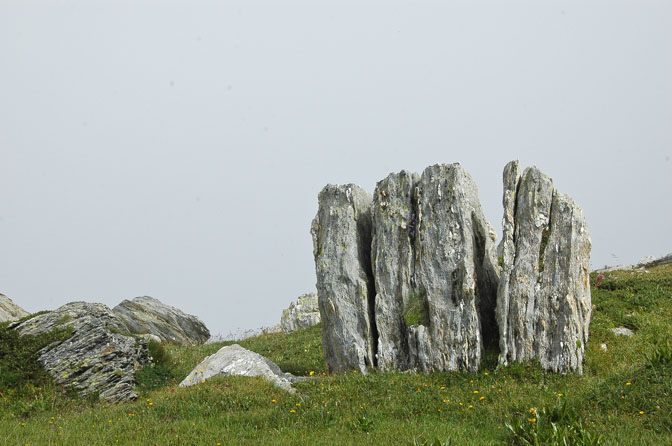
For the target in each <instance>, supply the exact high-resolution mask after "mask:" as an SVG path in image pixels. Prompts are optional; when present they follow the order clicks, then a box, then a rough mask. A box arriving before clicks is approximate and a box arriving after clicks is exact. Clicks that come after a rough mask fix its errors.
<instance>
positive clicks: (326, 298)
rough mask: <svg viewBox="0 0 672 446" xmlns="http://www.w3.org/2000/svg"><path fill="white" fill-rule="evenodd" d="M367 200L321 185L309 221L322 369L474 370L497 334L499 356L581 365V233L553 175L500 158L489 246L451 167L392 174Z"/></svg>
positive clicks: (463, 178) (458, 172)
mask: <svg viewBox="0 0 672 446" xmlns="http://www.w3.org/2000/svg"><path fill="white" fill-rule="evenodd" d="M368 203H369V199H368V196H367V195H366V192H364V191H363V190H362V189H361V188H358V187H357V186H353V185H345V186H332V185H329V186H327V187H325V188H324V189H323V190H322V192H321V193H320V196H319V205H320V206H319V211H318V214H317V216H316V217H315V220H314V221H313V226H312V229H311V232H312V234H313V243H314V245H313V246H314V255H315V264H316V271H317V287H318V301H319V308H320V313H321V319H322V326H323V348H324V350H325V357H326V362H327V366H328V368H329V370H332V371H344V370H350V369H356V370H361V371H366V369H367V368H370V367H376V366H377V367H379V368H380V369H382V370H405V369H419V370H422V371H425V372H428V371H433V370H441V371H450V370H467V371H475V370H477V369H478V367H479V365H480V361H481V358H482V355H483V350H484V347H485V346H486V345H489V346H496V345H498V344H499V346H500V353H501V356H500V363H502V364H507V363H508V362H510V361H524V360H528V359H532V358H538V359H539V361H540V362H541V364H542V366H543V367H544V368H546V369H549V370H554V371H558V372H565V371H570V370H576V371H579V372H581V370H582V363H583V354H584V349H585V343H586V341H587V337H588V324H589V322H590V312H591V305H590V286H589V283H588V265H589V260H590V237H589V235H588V231H587V228H586V223H585V219H584V217H583V213H582V211H581V209H580V208H579V207H578V206H577V205H576V204H575V203H574V202H573V201H572V199H571V198H569V197H568V196H566V195H563V194H560V193H559V192H557V191H556V190H555V189H554V188H553V183H552V181H551V179H550V178H548V177H547V176H546V175H544V174H543V173H541V172H540V171H539V170H538V169H536V168H530V169H526V170H525V172H524V173H523V174H522V176H521V173H520V167H519V164H518V162H511V163H509V164H508V165H507V166H506V167H505V169H504V200H503V204H504V218H503V238H502V241H501V243H500V245H499V247H496V246H495V239H496V235H495V232H494V230H493V228H492V227H491V226H490V224H489V223H488V222H487V221H486V220H485V218H484V215H483V211H482V209H481V205H480V202H479V198H478V190H477V187H476V184H475V183H474V181H473V179H472V178H471V177H470V176H469V175H468V174H467V173H466V172H465V171H464V169H463V168H462V167H461V166H460V165H459V164H452V165H445V164H437V165H434V166H430V167H428V168H427V169H425V171H424V172H423V173H422V175H421V176H420V177H418V176H417V175H416V174H413V173H409V172H406V171H401V172H399V173H395V174H390V175H388V176H387V177H386V178H385V179H384V180H382V181H379V182H378V183H377V185H376V189H375V191H374V196H373V200H372V202H371V204H370V215H369V214H368V206H367V205H368ZM369 241H370V245H369ZM369 246H370V247H369ZM497 254H499V259H498V258H497ZM369 258H370V260H371V266H370V269H369V267H368V266H367V260H368V259H369ZM500 276H501V280H500ZM374 296H375V297H374Z"/></svg>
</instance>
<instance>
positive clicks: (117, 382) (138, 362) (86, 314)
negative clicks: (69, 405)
mask: <svg viewBox="0 0 672 446" xmlns="http://www.w3.org/2000/svg"><path fill="white" fill-rule="evenodd" d="M14 328H15V329H16V330H18V331H19V333H21V334H22V335H40V334H44V333H48V332H50V331H53V330H56V329H59V328H69V329H71V330H72V336H71V337H70V338H69V339H66V340H65V341H63V342H55V343H53V344H50V345H48V346H47V347H45V348H44V349H42V350H41V351H40V356H39V361H40V362H41V363H42V365H43V366H44V369H45V370H46V371H47V372H48V373H49V374H50V375H51V376H52V377H53V378H54V380H55V381H56V382H57V383H58V384H62V385H64V386H66V387H72V388H74V389H75V390H77V391H78V392H79V393H80V394H81V395H82V396H87V395H92V394H98V395H99V396H100V398H101V399H103V400H105V401H109V402H115V403H116V402H121V401H127V400H131V399H136V398H137V394H136V393H135V392H134V391H133V387H134V385H135V372H136V370H138V369H141V368H142V367H143V366H144V365H146V364H147V363H148V362H149V352H148V350H147V344H146V343H145V342H144V341H142V340H140V339H136V338H135V337H133V336H127V335H125V334H123V333H124V332H125V331H126V326H125V325H124V323H123V322H122V321H121V320H120V319H119V318H118V317H117V316H116V315H115V314H114V313H113V312H112V311H110V309H109V308H108V307H107V306H105V305H103V304H96V303H87V302H71V303H69V304H66V305H63V306H62V307H60V308H58V309H56V310H54V311H51V312H49V313H46V314H41V315H38V316H35V317H33V318H31V319H28V320H26V321H24V322H22V323H21V324H19V325H17V326H15V327H14Z"/></svg>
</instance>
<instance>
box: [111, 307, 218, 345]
mask: <svg viewBox="0 0 672 446" xmlns="http://www.w3.org/2000/svg"><path fill="white" fill-rule="evenodd" d="M112 311H113V312H114V313H115V314H116V315H117V316H118V317H119V318H120V319H121V320H122V321H123V323H124V324H125V325H126V327H127V328H126V330H127V331H128V332H130V333H132V334H138V335H144V334H152V335H155V336H158V337H159V338H160V339H161V341H163V342H175V343H177V344H183V345H196V344H202V343H204V342H206V341H207V340H208V338H210V331H209V330H208V328H207V327H206V326H205V324H204V323H203V322H201V320H200V319H199V318H197V317H196V316H192V315H189V314H186V313H184V312H182V311H181V310H179V309H177V308H175V307H172V306H170V305H166V304H164V303H163V302H161V301H160V300H158V299H154V298H153V297H149V296H142V297H136V298H135V299H133V300H124V301H123V302H122V303H120V304H119V305H117V306H116V307H114V308H113V309H112Z"/></svg>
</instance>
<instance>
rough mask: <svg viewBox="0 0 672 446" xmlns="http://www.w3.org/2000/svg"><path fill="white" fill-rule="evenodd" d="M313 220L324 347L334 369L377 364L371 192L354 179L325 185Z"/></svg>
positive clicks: (340, 369)
mask: <svg viewBox="0 0 672 446" xmlns="http://www.w3.org/2000/svg"><path fill="white" fill-rule="evenodd" d="M318 203H319V207H318V211H317V215H316V216H315V219H314V220H313V222H312V225H311V234H312V237H313V255H314V257H315V270H316V275H317V297H318V304H319V307H320V315H321V321H322V346H323V349H324V356H325V362H326V365H327V369H328V370H329V371H332V372H345V371H352V370H358V371H360V372H363V373H365V372H366V371H367V370H368V369H369V368H371V367H374V366H375V353H376V352H375V345H376V344H375V320H374V314H373V311H374V309H373V306H374V298H375V291H374V283H373V276H372V273H371V196H370V195H369V194H368V193H367V192H366V191H365V190H364V189H362V188H361V187H359V186H357V185H354V184H346V185H340V186H335V185H331V184H329V185H327V186H325V187H324V188H323V189H322V191H321V192H320V193H319V195H318Z"/></svg>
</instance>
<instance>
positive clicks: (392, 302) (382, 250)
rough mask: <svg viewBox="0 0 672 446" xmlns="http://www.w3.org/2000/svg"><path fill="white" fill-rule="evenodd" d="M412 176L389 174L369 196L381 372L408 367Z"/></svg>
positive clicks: (412, 254) (414, 231) (413, 234)
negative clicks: (371, 195)
mask: <svg viewBox="0 0 672 446" xmlns="http://www.w3.org/2000/svg"><path fill="white" fill-rule="evenodd" d="M418 181H419V177H418V175H417V174H415V173H409V172H407V171H405V170H404V171H401V172H399V173H392V174H390V175H388V176H387V177H386V178H385V179H384V180H382V181H379V182H378V183H377V184H376V189H375V191H374V193H373V204H372V220H373V238H372V243H371V262H372V268H373V276H374V278H375V285H376V298H375V318H376V327H377V330H378V366H379V367H380V369H381V370H406V369H407V368H411V367H413V365H412V364H411V362H410V352H409V347H408V326H407V324H406V321H405V319H404V309H405V307H406V305H407V304H408V301H409V299H410V298H411V297H413V296H412V295H413V292H414V287H413V280H414V277H413V276H414V272H415V246H414V245H415V243H414V242H415V239H416V235H417V229H418V227H417V226H418V223H417V213H416V210H415V189H416V184H417V183H418ZM409 322H410V321H409Z"/></svg>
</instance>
